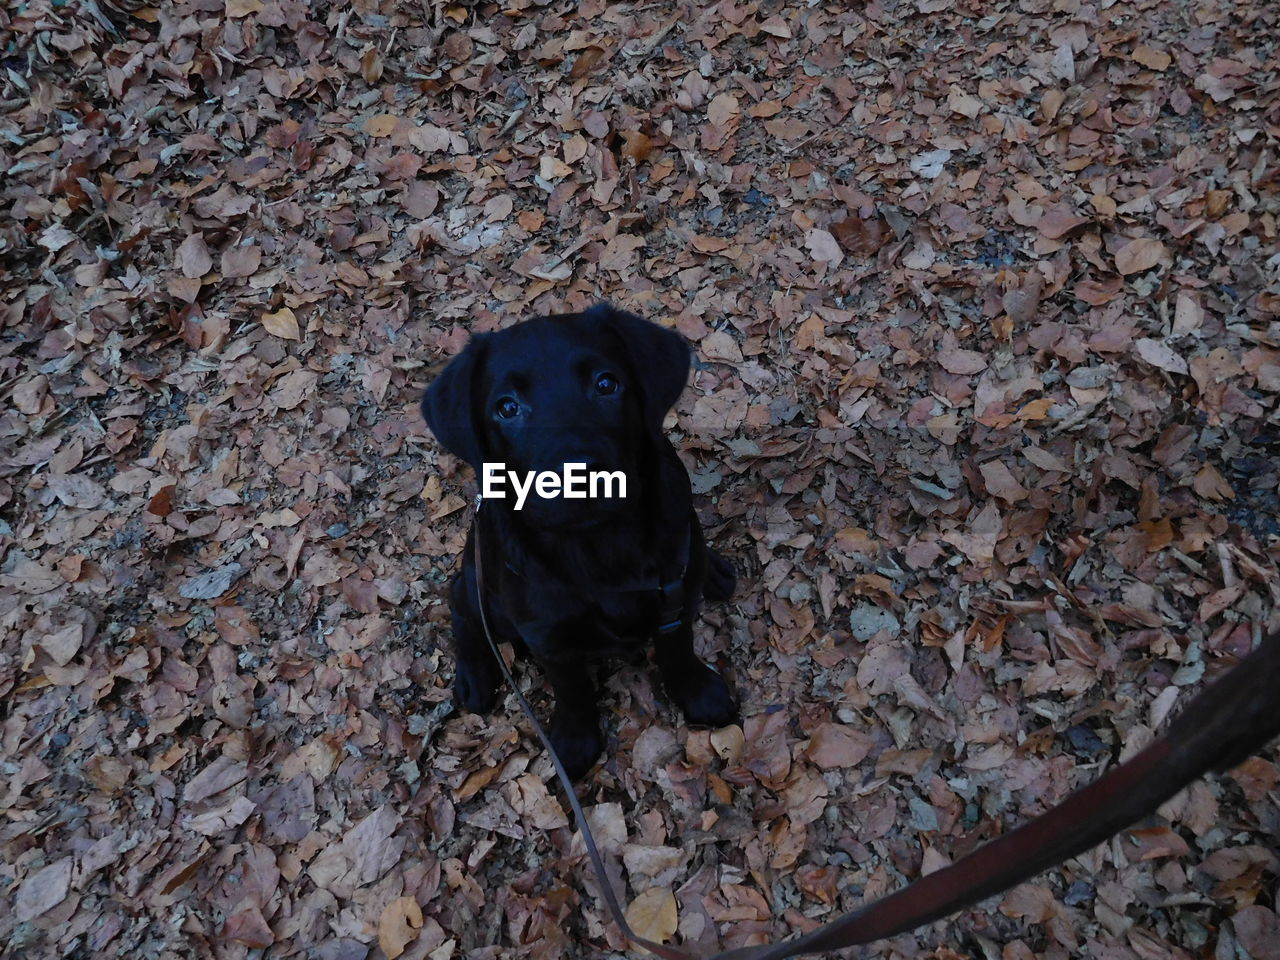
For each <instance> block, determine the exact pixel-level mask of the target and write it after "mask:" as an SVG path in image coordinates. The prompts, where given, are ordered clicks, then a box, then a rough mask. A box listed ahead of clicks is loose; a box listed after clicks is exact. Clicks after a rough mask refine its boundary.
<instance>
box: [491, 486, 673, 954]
mask: <svg viewBox="0 0 1280 960" xmlns="http://www.w3.org/2000/svg"><path fill="white" fill-rule="evenodd" d="M479 512H480V501H479V498H477V503H476V513H477V514H479ZM483 554H484V551H483V550H481V549H480V524H479V521H478V519H477V520H476V522H474V523H473V526H472V529H471V557H472V561H473V562H474V564H475V568H476V593H477V594H479V596H478V598H477V599H478V604H477V605H478V606H479V608H480V626H481V628H482V629H483V630H484V638H485V640H486V641H487V642H488V644H489V651H490V653H492V654H493V657H494V659H495V660H497V661H498V666H499V667H500V668H501V669H502V676H503V677H504V678H505V679H506V681H507V683H508V684H509V685H510V687H511V689H512V691H513V692H514V693H515V695H516V701H517V702H518V703H519V704H520V709H521V710H523V711H524V715H525V717H526V718H527V719H528V720H529V723H530V724H531V725H532V726H533V731H534V733H536V734H537V735H538V739H539V740H541V741H542V745H543V746H544V747H545V748H546V751H547V754H548V755H549V756H550V757H551V763H552V764H553V765H554V766H555V768H556V776H557V777H559V778H560V785H561V786H562V787H563V788H564V793H565V796H566V797H567V798H568V800H569V806H570V808H572V810H573V818H574V820H575V821H577V824H578V832H579V833H581V834H582V842H583V843H584V844H585V845H586V848H587V857H588V858H590V860H591V868H592V869H593V870H594V871H595V874H596V881H597V883H598V884H599V886H600V895H601V896H602V897H604V902H605V905H606V906H607V907H608V908H609V912H610V913H611V914H612V915H613V920H614V922H615V923H616V924H617V925H618V927H619V928H620V929H621V930H622V932H623V933H624V934H626V936H627V938H628V939H630V940H631V941H632V942H633V943H638V944H639V945H640V946H642V947H644V948H645V949H646V950H648V951H650V952H652V953H654V954H657V955H658V956H659V957H663V958H664V960H697V958H696V957H694V955H693V954H690V953H686V952H684V951H683V950H677V949H675V948H673V947H668V946H664V945H663V944H661V943H654V942H653V941H652V940H647V939H645V938H644V937H642V936H640V935H639V934H637V933H636V932H635V931H634V930H632V929H631V925H630V924H629V923H627V917H626V913H625V912H624V911H623V909H622V907H621V905H619V903H618V897H617V894H615V893H614V891H613V884H611V883H610V882H609V875H608V874H607V873H606V872H605V869H604V860H603V859H602V858H601V856H600V851H599V849H598V848H597V847H596V839H595V837H594V836H592V834H591V827H590V826H589V825H588V824H587V815H586V814H585V813H584V812H583V810H582V804H581V803H579V802H578V793H577V791H576V790H575V789H574V788H573V781H572V780H571V779H570V778H569V773H568V771H566V770H565V768H564V764H563V763H561V761H560V755H559V754H557V753H556V748H555V747H553V746H552V745H551V738H550V737H548V736H547V732H546V730H544V729H543V727H542V724H541V723H540V722H539V720H538V717H537V715H536V714H535V713H534V712H533V707H531V706H529V701H528V700H526V699H525V698H524V694H523V693H521V692H520V687H519V685H518V684H517V683H516V679H515V677H514V676H512V674H511V668H510V667H508V666H507V661H506V660H504V659H503V657H502V651H500V650H499V649H498V645H497V643H496V642H495V641H494V639H493V631H492V630H490V629H489V618H488V617H487V616H486V614H485V590H484V561H483V560H482V559H481V558H482V556H483Z"/></svg>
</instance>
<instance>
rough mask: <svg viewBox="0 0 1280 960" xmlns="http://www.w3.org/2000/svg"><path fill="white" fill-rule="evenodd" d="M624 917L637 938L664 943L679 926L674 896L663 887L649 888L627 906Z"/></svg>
mask: <svg viewBox="0 0 1280 960" xmlns="http://www.w3.org/2000/svg"><path fill="white" fill-rule="evenodd" d="M626 917H627V923H628V925H629V926H630V927H631V929H632V930H634V931H635V932H636V934H638V935H639V936H642V937H644V938H645V939H646V940H652V941H653V942H654V943H666V942H667V941H668V940H670V939H671V937H672V936H674V935H675V932H676V928H677V926H678V925H679V917H678V915H677V913H676V897H675V894H674V893H672V892H671V891H670V890H668V889H667V888H665V887H650V888H649V889H648V890H645V891H644V892H643V893H641V894H640V895H639V896H638V897H636V898H635V899H634V900H632V901H631V903H630V904H628V906H627V910H626Z"/></svg>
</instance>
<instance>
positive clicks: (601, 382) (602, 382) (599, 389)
mask: <svg viewBox="0 0 1280 960" xmlns="http://www.w3.org/2000/svg"><path fill="white" fill-rule="evenodd" d="M618 386H619V384H618V378H617V377H615V376H614V375H613V374H612V373H602V374H600V376H598V377H596V393H601V394H604V395H605V396H606V397H607V396H608V395H609V394H611V393H617V392H618Z"/></svg>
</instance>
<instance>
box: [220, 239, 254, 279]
mask: <svg viewBox="0 0 1280 960" xmlns="http://www.w3.org/2000/svg"><path fill="white" fill-rule="evenodd" d="M261 263H262V248H261V247H260V246H258V245H257V244H256V243H251V244H238V245H236V246H234V247H228V248H227V249H226V250H223V251H222V275H223V276H224V277H230V278H231V279H238V278H240V277H251V276H253V275H254V274H255V273H257V272H258V266H259V265H260V264H261Z"/></svg>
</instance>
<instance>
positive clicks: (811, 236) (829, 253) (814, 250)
mask: <svg viewBox="0 0 1280 960" xmlns="http://www.w3.org/2000/svg"><path fill="white" fill-rule="evenodd" d="M804 245H805V246H806V247H808V248H809V253H810V254H812V255H813V259H815V260H817V261H818V262H820V263H827V264H830V265H831V266H832V267H838V266H840V262H841V261H842V260H844V251H843V250H841V249H840V244H838V243H836V238H835V237H833V236H832V235H831V234H830V233H829V232H827V231H826V230H820V229H818V228H817V227H814V228H813V229H812V230H810V231H808V232H807V233H806V234H805V235H804Z"/></svg>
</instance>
